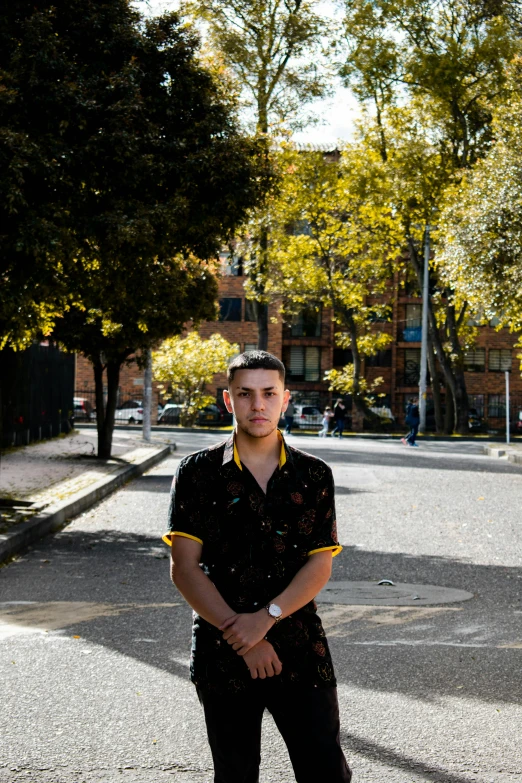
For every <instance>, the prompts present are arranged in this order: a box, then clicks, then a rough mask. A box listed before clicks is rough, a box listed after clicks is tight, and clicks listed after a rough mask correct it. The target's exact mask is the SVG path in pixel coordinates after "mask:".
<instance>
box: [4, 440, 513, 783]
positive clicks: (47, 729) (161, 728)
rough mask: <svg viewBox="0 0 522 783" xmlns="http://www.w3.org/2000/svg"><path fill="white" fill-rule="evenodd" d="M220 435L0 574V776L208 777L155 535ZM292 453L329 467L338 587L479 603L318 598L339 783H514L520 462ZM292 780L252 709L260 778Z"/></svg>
mask: <svg viewBox="0 0 522 783" xmlns="http://www.w3.org/2000/svg"><path fill="white" fill-rule="evenodd" d="M219 439H220V438H219V436H217V435H211V434H203V433H198V434H180V435H179V436H177V437H176V440H177V442H178V447H179V450H178V451H177V452H176V453H175V454H174V455H173V457H172V458H171V459H169V460H168V461H165V462H164V463H162V464H161V465H160V466H158V467H157V468H155V469H153V470H152V471H150V472H149V473H148V474H146V475H145V476H143V477H142V478H140V479H137V480H135V481H133V482H132V483H131V484H129V485H127V486H126V487H125V488H123V489H122V490H120V491H119V492H117V493H116V494H115V495H113V496H112V497H111V498H109V499H107V500H106V501H104V502H102V503H100V504H99V505H98V506H97V507H96V508H94V509H92V510H91V511H90V512H88V513H85V514H83V515H82V516H81V517H78V518H77V519H76V520H75V521H74V522H73V523H72V524H70V525H69V526H68V527H67V528H65V529H64V530H63V531H62V532H61V533H59V534H58V535H56V536H54V537H49V538H47V539H45V540H44V541H42V542H41V544H40V545H39V546H37V547H35V548H34V549H32V550H31V551H30V552H28V553H27V554H26V555H25V556H23V557H21V558H19V559H18V560H17V561H15V562H13V563H11V564H10V565H8V566H7V567H4V568H2V569H0V682H1V693H2V698H1V705H2V706H1V708H0V738H1V739H0V783H18V781H22V780H23V781H38V782H39V783H40V782H41V783H83V781H85V782H86V783H114V781H124V782H126V781H129V783H162V782H163V781H173V783H210V781H211V780H212V773H211V769H212V766H211V760H210V756H209V752H208V750H207V746H206V740H205V731H204V724H203V720H202V715H201V710H200V707H199V704H198V702H197V699H196V696H195V692H194V690H193V686H192V685H191V684H190V682H189V681H188V678H187V664H188V651H189V644H190V610H189V609H188V608H187V606H186V605H185V604H184V602H183V600H182V599H181V597H180V596H179V594H178V593H177V592H176V590H175V588H174V587H173V586H172V585H171V584H170V582H169V578H168V558H167V552H166V548H165V547H164V545H163V544H162V543H161V541H160V535H161V532H162V531H163V529H164V526H165V517H166V511H167V504H168V492H169V488H170V482H171V477H172V473H173V471H174V470H175V467H176V464H177V461H178V460H179V458H180V457H181V456H183V455H184V454H186V453H189V452H190V451H194V450H195V449H197V448H200V447H203V446H204V445H207V444H209V443H213V442H217V441H218V440H219ZM293 443H294V444H295V445H297V446H298V447H299V448H303V449H304V450H308V451H310V452H313V453H314V454H317V455H318V456H321V457H323V458H324V459H326V460H327V461H328V462H329V463H330V464H331V465H332V466H333V468H334V472H335V478H336V483H337V506H338V520H339V534H340V540H341V543H342V544H343V545H344V550H343V552H342V553H341V554H340V555H339V556H338V557H337V558H335V560H334V573H333V580H336V581H341V580H353V581H359V580H369V581H373V582H375V581H379V580H380V579H383V578H387V579H391V580H393V581H394V582H408V583H418V584H431V585H440V586H448V587H454V588H460V589H463V590H467V591H469V592H471V593H473V595H474V597H473V599H471V600H469V601H466V602H463V603H457V604H449V605H443V606H413V607H385V606H355V605H351V606H343V605H331V604H328V605H326V604H325V605H323V607H322V610H321V615H322V617H323V621H324V624H325V626H326V628H327V633H328V635H329V638H330V644H331V648H332V653H333V656H334V662H335V665H336V670H337V675H338V680H339V697H340V703H341V710H342V727H343V733H342V741H343V745H344V748H345V750H346V754H347V757H348V759H349V762H350V764H351V766H352V768H353V770H354V782H355V783H357V781H361V782H362V781H364V782H365V783H384V782H385V781H386V783H409V781H415V782H417V781H419V782H420V781H438V782H439V783H467V782H468V781H479V782H480V783H490V781H491V782H493V781H494V783H508V782H509V783H515V781H522V740H521V737H522V706H521V700H522V665H521V662H522V600H521V598H522V581H521V580H522V543H521V533H520V528H521V524H522V511H521V509H522V468H521V467H520V466H515V465H512V464H510V463H507V462H504V461H502V460H493V459H490V458H488V457H485V456H483V455H481V454H480V447H479V446H475V445H473V444H459V443H456V444H455V443H428V444H422V446H421V447H420V448H419V449H415V450H414V449H407V448H405V447H403V446H402V445H401V444H400V443H396V442H390V441H384V440H383V441H363V440H352V439H345V440H343V441H341V442H339V441H337V440H331V439H327V440H319V439H318V438H312V437H295V438H293ZM292 780H293V775H292V773H291V770H290V766H289V763H288V761H287V756H286V752H285V749H284V746H283V743H282V741H281V740H280V738H279V736H278V735H277V732H276V731H275V730H274V726H273V723H272V721H271V718H270V717H269V716H267V718H266V720H265V724H264V745H263V766H262V774H261V782H262V783H287V782H288V783H291V781H292ZM318 783H328V781H318Z"/></svg>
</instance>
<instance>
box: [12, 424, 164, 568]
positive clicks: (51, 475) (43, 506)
mask: <svg viewBox="0 0 522 783" xmlns="http://www.w3.org/2000/svg"><path fill="white" fill-rule="evenodd" d="M173 436H174V434H173V433H172V434H169V433H161V434H153V435H152V441H151V443H145V442H144V441H143V439H142V438H141V433H140V432H137V431H121V430H116V431H115V432H114V438H113V449H112V457H111V459H109V460H98V459H97V458H96V450H97V433H96V430H95V429H89V430H82V431H80V432H78V431H75V432H73V433H71V434H70V435H65V436H62V437H59V438H54V439H52V440H48V441H44V442H42V443H35V444H32V445H30V446H24V447H22V448H18V449H14V450H11V451H7V452H5V453H3V454H0V562H1V561H2V560H4V559H6V558H7V557H10V556H12V555H14V554H16V553H17V552H18V551H20V550H21V549H22V548H24V547H26V546H27V545H28V544H30V543H31V542H32V541H34V540H37V539H38V538H40V537H41V536H42V535H45V533H48V532H50V531H52V530H55V529H57V528H58V527H60V526H61V525H63V524H64V522H66V521H67V520H68V519H70V518H72V517H73V516H76V515H77V514H79V513H81V512H82V511H85V510H86V509H87V508H89V507H90V506H92V505H93V504H94V503H96V502H97V501H99V500H101V499H102V498H103V497H106V496H107V495H108V494H110V492H112V491H114V490H115V489H116V488H117V487H119V486H121V485H122V484H124V483H125V482H126V481H128V480H129V479H131V478H133V477H134V476H137V475H140V474H141V473H144V472H145V471H146V470H148V469H149V468H151V467H152V466H153V465H155V464H157V463H158V462H160V461H161V460H162V459H164V458H165V457H166V456H167V455H168V454H170V452H171V451H172V449H173V448H175V446H174V445H173Z"/></svg>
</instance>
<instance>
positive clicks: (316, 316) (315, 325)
mask: <svg viewBox="0 0 522 783" xmlns="http://www.w3.org/2000/svg"><path fill="white" fill-rule="evenodd" d="M290 331H291V334H292V337H320V336H321V308H320V307H319V308H317V309H315V307H306V308H304V309H303V310H301V312H300V313H299V314H298V315H295V316H294V317H293V318H292V321H291V323H290Z"/></svg>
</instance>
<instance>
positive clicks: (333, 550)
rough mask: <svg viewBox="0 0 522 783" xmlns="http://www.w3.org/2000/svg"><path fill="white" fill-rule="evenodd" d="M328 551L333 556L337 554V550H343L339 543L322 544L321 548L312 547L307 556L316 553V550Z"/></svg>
mask: <svg viewBox="0 0 522 783" xmlns="http://www.w3.org/2000/svg"><path fill="white" fill-rule="evenodd" d="M328 551H330V552H331V553H332V557H335V556H336V555H338V554H339V552H342V551H343V548H342V546H340V545H339V544H336V545H335V546H322V547H321V549H312V551H311V552H308V556H310V555H316V554H317V552H328Z"/></svg>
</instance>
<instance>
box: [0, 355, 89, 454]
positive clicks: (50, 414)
mask: <svg viewBox="0 0 522 783" xmlns="http://www.w3.org/2000/svg"><path fill="white" fill-rule="evenodd" d="M73 396H74V356H73V355H72V354H66V353H63V352H62V351H60V350H59V349H58V348H57V347H56V346H54V345H48V344H45V343H42V344H34V345H32V346H31V347H30V348H28V349H27V350H26V351H12V350H10V349H5V350H3V351H0V445H1V447H3V448H6V447H9V446H21V445H25V444H28V443H31V442H32V441H36V440H41V439H42V438H51V437H53V436H55V435H59V434H60V433H62V432H68V431H69V430H70V429H71V425H72V417H73Z"/></svg>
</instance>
